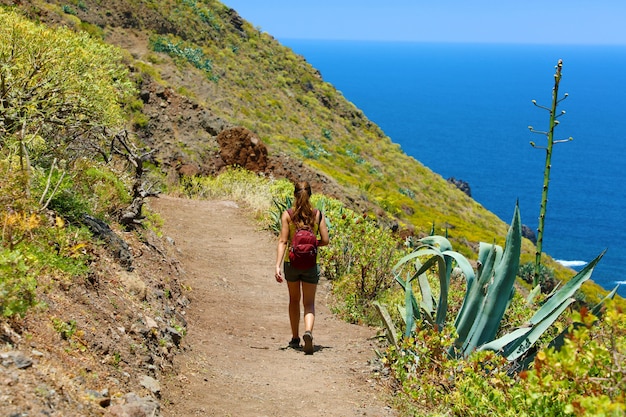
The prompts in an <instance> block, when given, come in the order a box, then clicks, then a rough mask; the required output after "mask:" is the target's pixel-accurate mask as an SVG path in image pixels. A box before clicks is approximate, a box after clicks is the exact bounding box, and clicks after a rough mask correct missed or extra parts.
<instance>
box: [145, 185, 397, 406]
mask: <svg viewBox="0 0 626 417" xmlns="http://www.w3.org/2000/svg"><path fill="white" fill-rule="evenodd" d="M150 204H151V207H152V208H154V209H155V210H156V211H158V212H159V213H160V214H161V216H162V217H163V219H164V221H165V224H164V232H165V234H166V235H167V236H168V237H170V238H171V239H173V241H174V244H175V246H176V247H177V248H178V250H179V252H180V253H179V259H180V260H181V263H182V268H183V270H184V272H185V274H186V278H185V284H187V285H189V286H191V287H192V289H193V291H191V292H190V296H189V298H190V299H191V302H192V304H191V305H190V307H189V308H188V310H187V320H188V334H187V336H186V338H185V345H186V347H187V349H186V351H185V352H184V353H183V354H181V355H179V357H178V359H177V360H176V365H177V368H178V369H179V375H178V376H177V377H172V378H171V379H170V380H166V381H164V386H163V387H162V393H163V394H162V395H163V402H162V403H163V410H162V412H163V415H164V416H172V417H174V416H176V417H181V416H255V417H259V416H296V415H297V416H341V417H349V416H364V415H367V416H394V415H395V413H394V412H393V411H392V410H391V409H390V408H389V407H387V406H386V404H385V403H384V402H383V397H384V394H383V393H382V392H381V391H379V389H378V388H377V384H376V382H375V381H373V380H372V378H371V367H370V365H368V361H369V360H370V359H371V358H372V357H373V356H374V352H373V349H374V347H375V342H374V341H373V340H372V337H373V336H374V335H375V332H374V331H373V330H372V329H369V328H365V327H361V326H355V325H350V324H347V323H344V322H342V321H340V320H338V319H336V318H334V317H333V316H332V314H331V313H330V312H329V310H328V308H327V307H326V303H325V298H326V294H327V291H326V285H325V281H324V280H322V281H320V287H319V291H318V296H317V314H316V323H315V329H314V338H315V339H314V345H315V349H316V350H315V353H314V355H312V356H310V355H305V354H304V353H303V352H302V351H297V350H294V349H288V348H286V346H287V342H288V340H289V339H290V337H291V334H290V331H289V320H288V316H287V287H286V286H285V284H284V283H283V284H278V283H277V282H276V281H275V280H274V277H273V265H274V259H275V253H276V252H275V251H276V240H275V238H274V237H273V236H272V235H271V234H270V233H268V232H263V231H258V230H256V227H255V225H254V223H253V221H252V220H251V219H249V218H248V217H247V216H246V213H245V211H244V210H243V208H240V207H238V206H237V204H236V203H234V202H229V201H195V200H185V199H177V198H172V197H161V198H159V199H155V200H152V201H151V203H150ZM331 244H332V242H331ZM302 325H303V324H302V322H301V328H302Z"/></svg>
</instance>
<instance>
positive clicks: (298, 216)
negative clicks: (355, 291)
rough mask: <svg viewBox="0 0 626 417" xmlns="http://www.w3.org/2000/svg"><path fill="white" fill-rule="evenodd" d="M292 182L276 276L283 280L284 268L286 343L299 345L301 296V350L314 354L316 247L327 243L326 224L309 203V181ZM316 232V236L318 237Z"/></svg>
mask: <svg viewBox="0 0 626 417" xmlns="http://www.w3.org/2000/svg"><path fill="white" fill-rule="evenodd" d="M294 186H295V188H294V206H293V208H291V209H289V210H285V211H284V212H283V214H282V215H281V229H280V236H279V238H278V249H277V251H276V274H275V277H276V281H277V282H279V283H280V282H283V270H284V279H285V281H287V288H288V289H289V322H290V324H291V341H290V342H289V346H290V347H292V348H299V347H300V299H302V305H303V307H304V335H303V336H302V339H303V340H304V353H306V354H307V355H311V354H313V324H314V322H315V292H316V290H317V283H318V282H319V267H318V265H317V247H318V246H325V245H328V242H329V238H328V227H327V226H326V221H325V219H324V213H322V212H321V211H319V210H317V209H314V208H313V206H311V202H310V198H311V185H310V184H309V183H308V182H307V181H302V182H297V183H296V184H294ZM311 232H312V234H311ZM318 235H319V239H317V236H318ZM301 248H304V249H301ZM283 265H284V267H283Z"/></svg>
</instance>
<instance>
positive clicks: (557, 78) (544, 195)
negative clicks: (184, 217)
mask: <svg viewBox="0 0 626 417" xmlns="http://www.w3.org/2000/svg"><path fill="white" fill-rule="evenodd" d="M562 69H563V60H562V59H559V62H558V63H557V65H556V72H555V74H554V88H553V89H552V107H551V108H548V107H544V106H540V105H538V104H537V101H536V100H533V101H532V102H533V104H534V105H535V106H537V107H539V108H542V109H544V110H547V111H549V112H550V124H549V129H548V131H547V132H542V131H537V130H534V129H533V127H532V126H528V129H530V131H531V132H533V133H539V134H543V135H546V136H547V138H548V144H547V146H545V147H543V146H537V145H536V144H535V142H530V145H531V146H532V147H533V148H537V149H545V150H546V164H545V168H544V171H543V188H542V191H541V208H540V210H539V227H538V228H537V252H536V253H535V273H534V277H533V285H534V286H537V285H539V284H540V282H539V277H540V274H539V272H540V266H541V252H542V247H543V231H544V226H545V221H546V211H547V206H548V185H549V183H550V169H551V168H552V162H551V161H552V148H553V146H554V144H556V143H561V142H569V141H571V140H573V139H572V138H571V137H570V138H568V139H564V140H554V128H555V127H556V126H557V125H558V124H559V121H558V120H557V119H558V118H559V117H560V116H562V115H564V114H565V110H562V111H561V112H560V113H559V114H556V108H557V106H558V104H559V103H560V102H561V101H563V100H565V99H566V98H567V96H568V94H567V93H565V95H564V96H563V97H562V98H561V99H559V98H558V94H559V83H560V82H561V76H562V74H561V71H562Z"/></svg>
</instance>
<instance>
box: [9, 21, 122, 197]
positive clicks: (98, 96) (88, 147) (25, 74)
mask: <svg viewBox="0 0 626 417" xmlns="http://www.w3.org/2000/svg"><path fill="white" fill-rule="evenodd" d="M121 59H122V55H121V53H120V52H119V50H117V49H116V48H114V47H112V46H110V45H106V44H104V43H102V42H99V41H96V40H94V39H92V38H90V37H89V35H87V34H85V33H76V32H73V31H71V30H70V29H67V28H58V29H52V28H49V27H46V26H43V25H39V24H35V23H33V22H30V21H28V20H26V19H24V18H22V17H21V16H19V15H18V14H16V13H12V12H6V11H2V10H0V151H1V152H2V153H3V154H4V156H5V157H8V158H9V159H10V160H13V158H14V157H16V158H17V159H18V160H19V162H20V169H21V170H22V171H23V173H24V174H25V180H24V182H25V184H24V188H25V190H26V192H27V193H28V192H29V190H30V176H29V173H30V169H31V160H35V159H37V160H38V161H39V162H40V163H42V164H44V165H48V166H49V165H50V164H51V162H52V160H53V159H54V158H58V160H64V161H68V162H69V161H71V160H73V159H74V158H75V157H76V156H78V155H80V154H81V153H84V151H87V152H89V153H91V152H93V150H94V149H95V148H98V147H101V146H102V144H103V141H104V140H105V139H106V138H105V137H104V135H103V133H102V132H103V128H104V127H119V126H120V125H121V124H122V122H123V121H124V113H123V111H122V107H121V105H120V104H121V103H122V102H123V101H124V100H125V99H126V97H127V96H128V95H129V94H131V93H132V92H133V88H134V87H133V85H132V83H131V82H130V81H129V79H128V77H127V69H126V67H125V66H123V65H122V64H121Z"/></svg>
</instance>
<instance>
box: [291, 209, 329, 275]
mask: <svg viewBox="0 0 626 417" xmlns="http://www.w3.org/2000/svg"><path fill="white" fill-rule="evenodd" d="M292 212H293V210H292V209H289V210H287V213H289V217H292ZM317 212H318V210H317V209H313V215H314V216H315V218H317ZM320 220H321V216H320ZM316 263H317V236H316V235H315V232H314V231H313V230H311V229H309V228H308V227H304V228H300V229H296V232H295V233H294V235H293V238H292V239H291V248H290V249H289V264H290V265H291V266H292V267H294V268H296V269H309V268H313V267H314V266H315V265H316Z"/></svg>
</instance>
